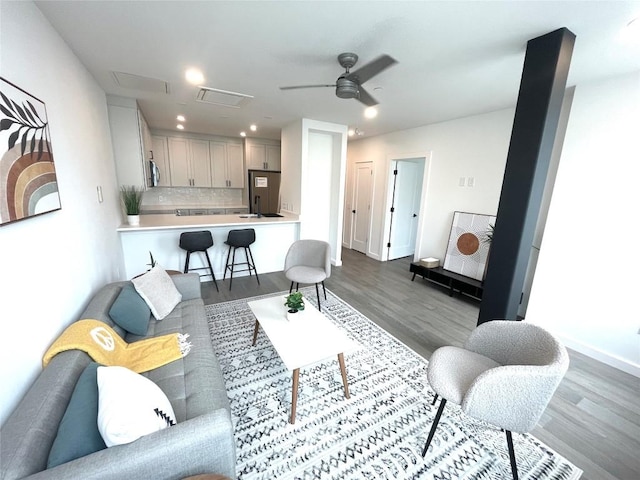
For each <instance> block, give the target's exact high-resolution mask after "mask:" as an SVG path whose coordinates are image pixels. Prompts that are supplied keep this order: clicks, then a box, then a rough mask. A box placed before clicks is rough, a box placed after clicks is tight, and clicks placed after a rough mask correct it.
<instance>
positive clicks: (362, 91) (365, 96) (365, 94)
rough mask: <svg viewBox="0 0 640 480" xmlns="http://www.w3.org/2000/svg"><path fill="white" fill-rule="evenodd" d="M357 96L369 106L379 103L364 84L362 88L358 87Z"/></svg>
mask: <svg viewBox="0 0 640 480" xmlns="http://www.w3.org/2000/svg"><path fill="white" fill-rule="evenodd" d="M356 98H357V99H358V100H359V101H360V102H362V103H364V104H365V105H366V106H367V107H373V106H375V105H378V101H377V100H376V99H375V98H373V97H372V96H371V95H369V92H367V91H366V90H365V89H364V88H362V85H360V88H358V96H357V97H356Z"/></svg>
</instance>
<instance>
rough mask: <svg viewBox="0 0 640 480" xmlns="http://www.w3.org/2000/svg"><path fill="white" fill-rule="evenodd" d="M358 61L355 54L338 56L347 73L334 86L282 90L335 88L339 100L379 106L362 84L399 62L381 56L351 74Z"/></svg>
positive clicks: (297, 86)
mask: <svg viewBox="0 0 640 480" xmlns="http://www.w3.org/2000/svg"><path fill="white" fill-rule="evenodd" d="M357 61H358V55H356V54H355V53H341V54H340V55H338V62H340V65H342V67H343V68H344V69H345V70H346V72H344V73H343V74H342V75H340V76H339V77H338V79H337V80H336V83H334V84H331V85H326V84H322V85H294V86H290V87H280V90H295V89H299V88H322V87H335V89H336V96H338V97H339V98H355V99H356V100H358V101H360V102H362V103H364V104H365V105H367V106H368V107H372V106H374V105H377V104H378V102H377V101H376V99H375V98H373V97H372V96H371V95H370V94H369V93H368V92H367V91H366V90H365V89H364V88H363V87H362V84H363V83H365V82H366V81H367V80H369V79H370V78H371V77H373V76H375V75H378V74H379V73H380V72H382V71H383V70H386V69H387V68H389V67H390V66H391V65H393V64H395V63H398V62H397V61H396V60H395V59H393V58H392V57H390V56H389V55H381V56H379V57H378V58H376V59H375V60H373V61H371V62H369V63H367V64H366V65H363V66H362V67H360V68H359V69H357V70H355V71H353V72H351V71H350V69H351V68H352V67H353V66H354V65H355V64H356V62H357Z"/></svg>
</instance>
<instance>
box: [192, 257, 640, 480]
mask: <svg viewBox="0 0 640 480" xmlns="http://www.w3.org/2000/svg"><path fill="white" fill-rule="evenodd" d="M342 255H343V257H342V259H343V265H342V266H341V267H333V270H332V275H331V278H329V279H328V280H327V281H326V282H325V285H326V287H327V288H328V289H329V290H331V291H332V292H333V293H334V294H336V295H338V296H339V297H340V298H341V299H343V300H344V301H346V302H347V303H349V304H350V305H351V306H353V307H354V308H355V309H357V310H358V311H360V312H361V313H362V314H364V315H365V316H367V317H368V318H369V319H370V320H372V321H373V322H375V323H377V324H378V325H380V326H381V327H383V328H384V329H386V330H387V331H388V332H390V333H391V334H392V335H394V336H395V337H396V338H398V339H400V340H401V341H403V342H404V343H405V344H406V345H408V346H409V347H411V348H412V349H413V350H415V351H416V352H418V353H420V354H421V355H422V356H424V357H425V358H426V359H428V358H429V357H430V356H431V353H432V352H433V351H434V350H435V349H436V348H438V347H440V346H443V345H462V343H463V342H464V341H465V340H466V338H467V336H468V335H469V333H470V332H471V330H472V329H473V328H474V327H475V325H476V321H477V317H478V307H479V303H478V302H477V301H476V300H473V299H470V298H468V297H464V296H459V295H454V296H453V297H449V294H448V291H447V290H446V289H444V288H442V287H439V286H437V285H434V284H432V283H430V282H427V281H424V280H422V279H421V278H420V277H416V280H415V281H414V282H412V281H411V276H412V275H411V274H410V273H409V264H410V259H409V258H403V259H399V260H394V261H391V262H378V261H375V260H372V259H370V258H368V257H366V256H365V255H363V254H360V253H358V252H355V251H353V250H346V249H343V252H342ZM256 260H257V266H258V272H259V271H260V270H259V266H260V262H259V259H256ZM218 285H219V287H220V293H218V292H216V289H215V287H214V286H213V282H206V283H203V289H202V292H203V297H204V298H205V303H207V304H211V303H218V302H225V301H228V300H235V299H238V298H246V297H252V296H255V295H262V294H266V293H273V292H279V291H283V290H288V289H289V282H288V281H287V280H286V278H284V275H283V274H282V273H281V272H278V273H270V274H265V275H260V285H258V284H257V282H256V280H255V277H251V278H250V277H239V278H234V280H233V289H232V290H231V291H229V279H227V280H226V281H225V282H222V281H221V280H218ZM569 353H570V357H571V364H570V367H569V371H568V372H567V374H566V376H565V378H564V379H563V381H562V383H561V384H560V387H559V388H558V390H557V391H556V394H555V395H554V397H553V399H552V400H551V403H550V404H549V406H548V407H547V410H546V411H545V414H544V415H543V417H542V419H541V421H540V422H539V424H538V426H537V427H536V428H535V429H534V431H533V432H531V433H532V434H533V435H534V436H535V437H537V438H538V439H540V440H541V441H543V442H544V443H545V444H546V445H548V446H549V447H550V448H551V449H553V450H555V451H557V452H558V453H560V454H561V455H563V456H564V457H566V458H567V459H569V461H571V462H573V463H574V464H575V465H577V466H578V467H579V468H581V469H582V470H583V471H584V474H583V475H582V477H581V478H582V479H583V480H616V479H617V480H637V479H640V379H638V378H636V377H634V376H632V375H629V374H626V373H624V372H621V371H620V370H617V369H615V368H612V367H609V366H607V365H605V364H603V363H600V362H597V361H595V360H593V359H591V358H589V357H586V356H585V355H582V354H580V353H577V352H573V351H570V352H569Z"/></svg>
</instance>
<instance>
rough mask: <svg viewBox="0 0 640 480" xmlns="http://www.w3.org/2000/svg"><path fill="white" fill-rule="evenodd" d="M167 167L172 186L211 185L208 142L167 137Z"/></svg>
mask: <svg viewBox="0 0 640 480" xmlns="http://www.w3.org/2000/svg"><path fill="white" fill-rule="evenodd" d="M168 145H169V168H170V170H171V186H173V187H211V163H210V161H209V142H207V141H205V140H195V139H191V138H180V137H169V138H168Z"/></svg>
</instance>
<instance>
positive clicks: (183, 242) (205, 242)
mask: <svg viewBox="0 0 640 480" xmlns="http://www.w3.org/2000/svg"><path fill="white" fill-rule="evenodd" d="M211 247H213V237H212V236H211V232H210V231H209V230H203V231H201V232H184V233H181V234H180V248H182V249H183V250H186V251H187V259H186V260H185V262H184V273H187V272H189V271H190V270H206V269H207V267H197V268H189V259H190V258H191V254H192V253H193V252H203V253H204V256H205V257H206V259H207V264H208V265H209V271H211V273H210V274H209V273H206V274H204V276H205V277H206V276H207V275H211V277H212V278H213V283H214V284H215V286H216V290H217V291H218V292H219V291H220V289H219V288H218V282H216V276H215V274H214V273H213V267H212V266H211V260H210V259H209V253H207V249H208V248H211Z"/></svg>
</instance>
